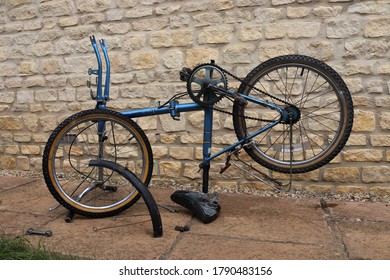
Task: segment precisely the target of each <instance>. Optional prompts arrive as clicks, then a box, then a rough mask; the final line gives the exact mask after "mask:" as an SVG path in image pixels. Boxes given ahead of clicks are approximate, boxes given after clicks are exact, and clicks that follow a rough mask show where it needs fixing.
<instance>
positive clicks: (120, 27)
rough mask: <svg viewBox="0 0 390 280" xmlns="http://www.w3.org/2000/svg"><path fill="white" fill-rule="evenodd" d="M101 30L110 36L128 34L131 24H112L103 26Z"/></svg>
mask: <svg viewBox="0 0 390 280" xmlns="http://www.w3.org/2000/svg"><path fill="white" fill-rule="evenodd" d="M100 30H101V31H102V32H103V33H105V34H108V35H113V34H126V33H127V32H129V30H130V24H129V23H128V22H115V23H114V22H110V23H105V24H101V25H100Z"/></svg>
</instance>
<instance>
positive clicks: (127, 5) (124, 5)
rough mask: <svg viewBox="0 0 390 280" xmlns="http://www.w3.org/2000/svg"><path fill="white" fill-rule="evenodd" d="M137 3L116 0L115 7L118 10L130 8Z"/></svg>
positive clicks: (128, 0) (134, 0)
mask: <svg viewBox="0 0 390 280" xmlns="http://www.w3.org/2000/svg"><path fill="white" fill-rule="evenodd" d="M137 2H138V0H118V1H117V5H118V7H119V8H132V7H134V6H135V5H136V4H137Z"/></svg>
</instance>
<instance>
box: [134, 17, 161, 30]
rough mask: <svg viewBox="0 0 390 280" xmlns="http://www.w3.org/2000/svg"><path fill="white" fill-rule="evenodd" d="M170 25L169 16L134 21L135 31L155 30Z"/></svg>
mask: <svg viewBox="0 0 390 280" xmlns="http://www.w3.org/2000/svg"><path fill="white" fill-rule="evenodd" d="M168 25H169V19H168V18H153V19H145V20H137V21H134V22H133V29H134V30H135V31H153V30H161V29H164V28H165V27H167V26H168Z"/></svg>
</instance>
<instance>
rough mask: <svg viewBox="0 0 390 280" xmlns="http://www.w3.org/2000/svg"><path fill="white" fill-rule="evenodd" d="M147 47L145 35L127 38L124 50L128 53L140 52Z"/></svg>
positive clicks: (124, 41) (124, 42)
mask: <svg viewBox="0 0 390 280" xmlns="http://www.w3.org/2000/svg"><path fill="white" fill-rule="evenodd" d="M145 45H146V36H145V34H137V35H131V36H126V37H125V39H124V40H123V44H122V48H123V49H124V50H126V51H132V50H140V49H142V48H143V47H144V46H145Z"/></svg>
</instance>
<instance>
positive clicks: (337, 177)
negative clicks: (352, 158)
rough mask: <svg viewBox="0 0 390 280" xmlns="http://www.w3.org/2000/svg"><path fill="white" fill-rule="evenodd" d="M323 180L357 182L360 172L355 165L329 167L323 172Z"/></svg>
mask: <svg viewBox="0 0 390 280" xmlns="http://www.w3.org/2000/svg"><path fill="white" fill-rule="evenodd" d="M324 180H325V181H330V182H343V183H353V182H359V180H360V172H359V169H358V168H356V167H330V168H326V169H325V172H324Z"/></svg>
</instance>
